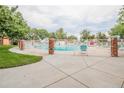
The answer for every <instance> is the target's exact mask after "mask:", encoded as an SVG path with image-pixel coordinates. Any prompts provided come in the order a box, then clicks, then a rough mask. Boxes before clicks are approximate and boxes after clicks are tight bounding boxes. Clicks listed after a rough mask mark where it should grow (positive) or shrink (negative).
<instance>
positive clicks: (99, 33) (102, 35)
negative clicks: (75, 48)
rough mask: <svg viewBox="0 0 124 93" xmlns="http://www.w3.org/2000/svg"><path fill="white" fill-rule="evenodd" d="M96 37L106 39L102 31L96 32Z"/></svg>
mask: <svg viewBox="0 0 124 93" xmlns="http://www.w3.org/2000/svg"><path fill="white" fill-rule="evenodd" d="M96 38H97V39H107V36H106V35H105V34H104V33H102V32H98V33H97V34H96Z"/></svg>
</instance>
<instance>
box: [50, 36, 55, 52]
mask: <svg viewBox="0 0 124 93" xmlns="http://www.w3.org/2000/svg"><path fill="white" fill-rule="evenodd" d="M49 54H54V38H50V39H49Z"/></svg>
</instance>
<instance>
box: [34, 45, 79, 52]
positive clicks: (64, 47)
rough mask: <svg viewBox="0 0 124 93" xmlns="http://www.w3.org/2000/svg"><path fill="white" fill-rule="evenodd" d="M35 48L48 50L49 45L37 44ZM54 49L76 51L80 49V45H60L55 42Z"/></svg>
mask: <svg viewBox="0 0 124 93" xmlns="http://www.w3.org/2000/svg"><path fill="white" fill-rule="evenodd" d="M35 48H40V49H43V50H48V45H47V44H42V45H39V46H35ZM54 50H56V51H76V50H80V46H78V45H58V44H55V47H54Z"/></svg>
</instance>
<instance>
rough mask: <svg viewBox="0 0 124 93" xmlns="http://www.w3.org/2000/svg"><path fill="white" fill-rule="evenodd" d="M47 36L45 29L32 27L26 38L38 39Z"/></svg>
mask: <svg viewBox="0 0 124 93" xmlns="http://www.w3.org/2000/svg"><path fill="white" fill-rule="evenodd" d="M48 37H49V33H48V31H47V30H46V29H37V28H33V29H31V30H30V31H29V33H28V34H27V36H26V39H29V40H30V39H31V40H33V39H34V40H38V39H44V38H48Z"/></svg>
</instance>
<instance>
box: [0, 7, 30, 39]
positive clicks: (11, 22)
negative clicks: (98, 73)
mask: <svg viewBox="0 0 124 93" xmlns="http://www.w3.org/2000/svg"><path fill="white" fill-rule="evenodd" d="M16 10H17V7H15V8H14V7H12V8H9V7H8V6H2V5H0V37H2V38H3V37H4V36H7V37H9V38H10V39H12V40H13V41H17V40H19V39H22V38H24V37H25V34H26V33H27V32H28V31H29V26H28V25H27V23H26V22H25V20H24V19H23V17H22V14H21V13H20V12H19V11H16Z"/></svg>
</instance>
